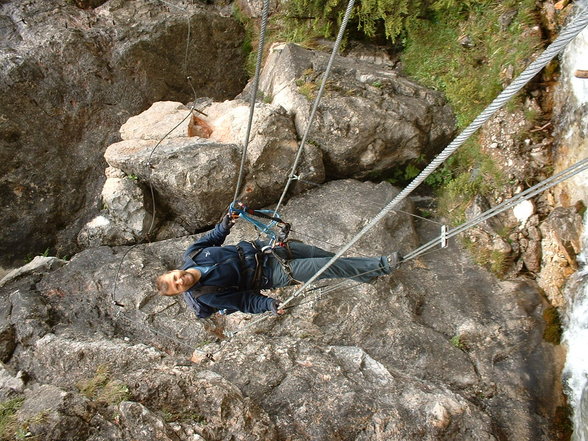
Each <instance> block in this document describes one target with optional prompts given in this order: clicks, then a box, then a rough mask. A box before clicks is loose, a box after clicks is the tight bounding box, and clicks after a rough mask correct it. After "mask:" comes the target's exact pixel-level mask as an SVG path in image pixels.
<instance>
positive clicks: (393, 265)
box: [387, 251, 402, 270]
mask: <svg viewBox="0 0 588 441" xmlns="http://www.w3.org/2000/svg"><path fill="white" fill-rule="evenodd" d="M387 258H388V263H389V264H390V269H393V270H396V269H398V268H400V265H401V264H402V256H401V255H400V253H399V252H398V251H394V252H393V253H392V254H389V255H388V256H387Z"/></svg>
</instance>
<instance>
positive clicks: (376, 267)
mask: <svg viewBox="0 0 588 441" xmlns="http://www.w3.org/2000/svg"><path fill="white" fill-rule="evenodd" d="M331 257H332V256H328V257H310V258H301V259H293V260H290V261H289V262H288V267H289V268H290V271H291V274H290V275H288V274H287V273H286V271H284V269H283V268H282V266H281V265H280V264H279V263H277V262H275V263H274V265H273V277H272V279H273V280H272V282H273V286H274V287H276V288H277V287H280V286H287V285H289V284H291V282H292V279H294V280H295V281H298V282H306V281H308V280H309V279H310V278H311V277H313V276H314V275H315V274H316V273H317V272H318V271H319V270H320V269H321V268H322V267H323V266H325V265H326V264H327V262H329V261H330V260H331ZM274 260H275V259H274ZM385 274H390V265H389V264H388V259H387V258H386V256H382V257H342V258H339V259H337V260H336V261H335V262H334V263H333V264H332V265H331V266H330V267H329V268H327V269H326V270H325V271H324V272H323V273H322V274H321V275H320V276H319V277H318V279H319V280H320V279H352V280H356V281H358V282H369V281H371V280H372V279H373V278H374V277H377V276H383V275H385ZM290 276H291V277H290Z"/></svg>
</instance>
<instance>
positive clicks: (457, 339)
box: [449, 335, 464, 349]
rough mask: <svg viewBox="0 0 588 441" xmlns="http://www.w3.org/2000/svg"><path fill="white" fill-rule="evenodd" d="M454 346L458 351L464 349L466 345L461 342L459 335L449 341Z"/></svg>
mask: <svg viewBox="0 0 588 441" xmlns="http://www.w3.org/2000/svg"><path fill="white" fill-rule="evenodd" d="M449 342H450V343H451V345H452V346H454V347H456V348H457V349H464V344H463V342H462V341H461V337H460V336H459V335H454V336H453V337H451V339H450V340H449Z"/></svg>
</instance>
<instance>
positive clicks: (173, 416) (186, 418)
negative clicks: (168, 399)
mask: <svg viewBox="0 0 588 441" xmlns="http://www.w3.org/2000/svg"><path fill="white" fill-rule="evenodd" d="M162 413H163V419H164V421H165V422H166V423H196V424H199V425H201V426H205V425H206V424H207V421H206V418H205V417H204V416H202V415H200V414H199V413H196V412H193V411H183V412H172V411H169V410H164V411H163V412H162Z"/></svg>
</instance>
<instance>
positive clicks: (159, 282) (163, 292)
mask: <svg viewBox="0 0 588 441" xmlns="http://www.w3.org/2000/svg"><path fill="white" fill-rule="evenodd" d="M170 272H171V271H168V272H167V273H163V274H161V275H160V276H157V278H156V279H155V287H156V288H157V293H158V294H159V295H160V296H168V295H170V294H168V293H167V291H168V290H169V283H167V282H166V281H165V280H163V276H165V275H166V274H169V273H170Z"/></svg>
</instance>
